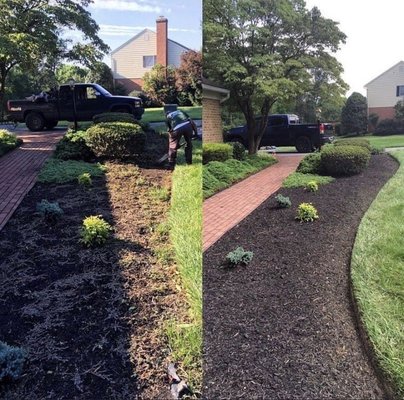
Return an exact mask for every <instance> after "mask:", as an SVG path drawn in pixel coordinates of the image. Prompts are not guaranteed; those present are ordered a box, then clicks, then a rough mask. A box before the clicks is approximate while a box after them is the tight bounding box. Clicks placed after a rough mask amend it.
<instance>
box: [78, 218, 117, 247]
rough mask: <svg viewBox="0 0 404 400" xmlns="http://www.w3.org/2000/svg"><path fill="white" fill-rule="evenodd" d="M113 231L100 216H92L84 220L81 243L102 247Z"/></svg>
mask: <svg viewBox="0 0 404 400" xmlns="http://www.w3.org/2000/svg"><path fill="white" fill-rule="evenodd" d="M111 231H112V227H111V225H110V224H109V223H108V222H106V221H105V220H104V219H103V218H101V217H100V216H96V215H92V216H90V217H87V218H85V219H84V220H83V226H82V228H81V231H80V236H81V242H82V243H83V244H84V245H85V246H87V247H91V246H102V245H103V244H104V243H105V242H106V241H107V239H108V237H109V235H110V232H111Z"/></svg>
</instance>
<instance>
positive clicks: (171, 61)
mask: <svg viewBox="0 0 404 400" xmlns="http://www.w3.org/2000/svg"><path fill="white" fill-rule="evenodd" d="M185 51H186V49H184V47H182V46H179V45H178V44H177V43H175V42H172V41H171V40H168V65H174V66H175V67H179V66H180V64H181V54H182V53H184V52H185Z"/></svg>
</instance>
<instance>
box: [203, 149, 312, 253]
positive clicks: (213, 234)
mask: <svg viewBox="0 0 404 400" xmlns="http://www.w3.org/2000/svg"><path fill="white" fill-rule="evenodd" d="M303 157H304V155H302V154H296V155H289V154H288V155H279V154H278V155H277V158H278V160H279V162H278V163H277V164H275V165H273V166H271V167H269V168H266V169H264V170H262V171H260V172H258V173H257V174H255V175H252V176H250V177H249V178H247V179H245V180H243V181H241V182H239V183H237V184H235V185H234V186H232V187H230V188H229V189H226V190H223V191H222V192H219V193H218V194H216V195H214V196H212V197H210V198H209V199H207V200H205V201H204V203H203V251H205V250H206V249H207V248H209V247H210V246H211V245H212V244H213V243H215V242H216V241H217V240H219V239H220V238H221V237H222V236H223V235H224V234H225V233H226V232H227V231H229V230H230V229H231V228H233V227H234V226H235V225H237V224H238V223H239V222H240V221H242V220H243V219H244V218H245V217H246V216H247V215H248V214H250V213H251V212H252V211H254V210H255V209H256V208H257V207H258V206H259V205H260V204H261V203H262V202H263V201H264V200H266V199H267V198H268V197H269V196H270V195H271V194H272V193H274V192H276V191H277V190H278V189H279V188H280V187H281V184H282V181H283V180H284V179H285V178H286V177H287V176H288V175H289V174H290V173H291V172H293V171H294V170H295V169H296V168H297V166H298V165H299V162H300V161H301V159H302V158H303Z"/></svg>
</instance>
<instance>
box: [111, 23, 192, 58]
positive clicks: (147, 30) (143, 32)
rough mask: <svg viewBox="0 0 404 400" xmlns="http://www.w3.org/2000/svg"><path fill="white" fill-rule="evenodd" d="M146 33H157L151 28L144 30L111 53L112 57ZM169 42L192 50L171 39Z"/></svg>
mask: <svg viewBox="0 0 404 400" xmlns="http://www.w3.org/2000/svg"><path fill="white" fill-rule="evenodd" d="M146 32H150V33H154V34H156V32H154V31H152V30H151V29H149V28H146V29H143V30H142V31H140V32H139V33H138V34H136V35H135V36H133V37H131V38H130V39H129V40H127V41H126V42H125V43H123V44H121V45H120V46H119V47H117V48H116V49H115V50H113V51H111V56H112V55H113V54H115V53H116V52H117V51H119V50H121V49H122V48H124V47H125V46H127V45H128V44H129V43H131V42H133V41H134V40H136V39H137V38H138V37H140V36H142V35H143V34H145V33H146ZM167 40H168V41H169V42H171V43H175V44H176V45H178V46H181V47H182V48H184V49H185V50H190V49H189V48H188V47H186V46H184V45H183V44H181V43H178V42H175V41H174V40H171V39H167Z"/></svg>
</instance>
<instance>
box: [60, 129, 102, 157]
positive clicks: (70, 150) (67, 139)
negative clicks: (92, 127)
mask: <svg viewBox="0 0 404 400" xmlns="http://www.w3.org/2000/svg"><path fill="white" fill-rule="evenodd" d="M86 140H87V133H86V132H85V131H77V132H73V131H68V132H67V133H66V135H64V136H63V138H62V139H61V140H60V141H59V143H58V144H57V145H56V149H55V153H54V157H55V158H58V159H59V160H65V161H66V160H83V161H89V160H91V159H93V158H94V157H95V154H94V152H93V151H92V150H91V149H90V147H88V145H87V142H86Z"/></svg>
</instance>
